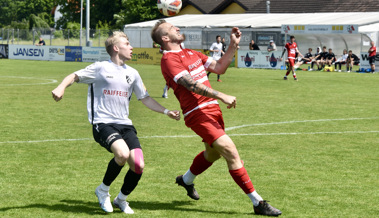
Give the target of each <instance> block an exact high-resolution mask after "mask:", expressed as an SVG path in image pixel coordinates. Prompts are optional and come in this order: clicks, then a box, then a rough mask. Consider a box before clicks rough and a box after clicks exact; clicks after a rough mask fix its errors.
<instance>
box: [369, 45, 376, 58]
mask: <svg viewBox="0 0 379 218" xmlns="http://www.w3.org/2000/svg"><path fill="white" fill-rule="evenodd" d="M370 50H372V52H370V53H369V54H368V56H369V57H372V56H375V55H376V47H375V46H372V47H371V48H370Z"/></svg>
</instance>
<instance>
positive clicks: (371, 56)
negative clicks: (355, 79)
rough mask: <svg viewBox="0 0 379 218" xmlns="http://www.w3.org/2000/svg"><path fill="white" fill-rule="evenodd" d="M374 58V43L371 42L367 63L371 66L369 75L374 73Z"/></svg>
mask: <svg viewBox="0 0 379 218" xmlns="http://www.w3.org/2000/svg"><path fill="white" fill-rule="evenodd" d="M375 57H376V47H375V42H374V41H371V48H370V49H369V50H368V61H369V63H370V65H371V73H375Z"/></svg>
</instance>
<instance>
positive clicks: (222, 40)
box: [221, 38, 226, 57]
mask: <svg viewBox="0 0 379 218" xmlns="http://www.w3.org/2000/svg"><path fill="white" fill-rule="evenodd" d="M221 43H222V51H223V52H224V53H223V54H222V55H224V54H225V52H226V43H225V38H222V39H221ZM222 55H221V57H222Z"/></svg>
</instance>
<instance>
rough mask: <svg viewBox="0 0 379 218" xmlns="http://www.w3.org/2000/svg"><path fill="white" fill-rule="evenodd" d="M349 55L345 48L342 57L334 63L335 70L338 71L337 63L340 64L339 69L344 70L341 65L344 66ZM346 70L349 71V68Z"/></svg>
mask: <svg viewBox="0 0 379 218" xmlns="http://www.w3.org/2000/svg"><path fill="white" fill-rule="evenodd" d="M347 56H349V55H348V54H347V50H346V49H344V50H343V55H342V56H341V57H340V58H338V59H337V61H336V62H335V63H334V69H335V71H337V65H338V66H339V67H340V68H339V70H338V72H341V70H342V69H341V66H342V64H346V60H347ZM346 68H347V67H346ZM346 71H347V69H346Z"/></svg>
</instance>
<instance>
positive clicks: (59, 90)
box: [51, 73, 79, 102]
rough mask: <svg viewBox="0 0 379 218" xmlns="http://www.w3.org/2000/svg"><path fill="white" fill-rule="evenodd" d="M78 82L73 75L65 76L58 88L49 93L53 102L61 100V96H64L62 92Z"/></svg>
mask: <svg viewBox="0 0 379 218" xmlns="http://www.w3.org/2000/svg"><path fill="white" fill-rule="evenodd" d="M78 81H79V77H78V76H77V75H76V74H75V73H72V74H70V75H68V76H66V78H64V79H63V81H62V82H61V84H59V85H58V87H57V88H55V89H54V90H53V91H52V92H51V93H52V95H53V98H54V100H55V101H57V102H58V101H60V100H62V98H63V95H64V91H65V90H66V88H67V87H69V86H71V85H72V84H73V83H74V82H78Z"/></svg>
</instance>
